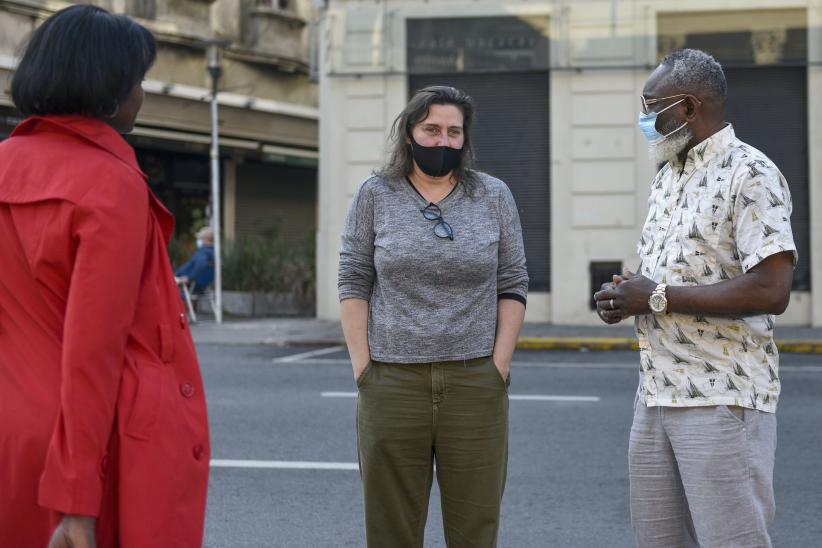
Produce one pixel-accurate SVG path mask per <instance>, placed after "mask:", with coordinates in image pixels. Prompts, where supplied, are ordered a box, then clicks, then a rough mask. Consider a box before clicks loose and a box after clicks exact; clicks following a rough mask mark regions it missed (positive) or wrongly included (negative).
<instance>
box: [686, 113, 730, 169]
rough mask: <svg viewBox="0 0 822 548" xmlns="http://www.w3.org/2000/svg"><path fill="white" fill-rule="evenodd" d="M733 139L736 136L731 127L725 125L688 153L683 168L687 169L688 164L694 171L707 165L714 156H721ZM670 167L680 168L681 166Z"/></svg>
mask: <svg viewBox="0 0 822 548" xmlns="http://www.w3.org/2000/svg"><path fill="white" fill-rule="evenodd" d="M734 139H736V134H735V133H734V128H733V125H732V124H726V125H725V127H723V128H722V129H720V130H719V131H717V132H716V133H714V134H713V135H711V136H710V137H708V138H707V139H705V140H703V141H702V142H700V143H698V144H697V145H696V146H694V147H693V148H691V150H689V151H688V155H687V156H686V157H685V167H687V166H688V164H689V163H690V164H692V165H693V166H694V169H699V168H701V167H703V166H705V165H707V164H708V163H709V162H710V161H711V160H713V159H714V158H715V157H716V156H718V155H720V154H723V153H724V152H725V150H726V149H727V148H728V147H729V146H730V145H731V143H732V142H733V141H734ZM671 167H680V168H682V167H683V166H681V165H680V166H671Z"/></svg>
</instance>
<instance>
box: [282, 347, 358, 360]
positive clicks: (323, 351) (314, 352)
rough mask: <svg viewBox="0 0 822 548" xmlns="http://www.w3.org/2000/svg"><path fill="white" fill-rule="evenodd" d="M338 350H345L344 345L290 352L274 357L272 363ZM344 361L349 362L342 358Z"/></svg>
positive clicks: (301, 358)
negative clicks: (295, 352) (280, 356)
mask: <svg viewBox="0 0 822 548" xmlns="http://www.w3.org/2000/svg"><path fill="white" fill-rule="evenodd" d="M340 350H345V347H344V346H332V347H330V348H320V349H318V350H311V351H309V352H300V353H299V354H291V355H289V356H283V357H282V358H274V359H273V360H271V361H273V362H274V363H289V362H296V361H301V360H304V359H306V358H313V357H314V356H324V355H325V354H334V353H335V352H339V351H340ZM344 361H345V362H346V363H350V362H349V361H348V360H344Z"/></svg>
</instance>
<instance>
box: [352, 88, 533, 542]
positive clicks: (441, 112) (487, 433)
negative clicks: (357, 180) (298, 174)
mask: <svg viewBox="0 0 822 548" xmlns="http://www.w3.org/2000/svg"><path fill="white" fill-rule="evenodd" d="M473 117H474V104H473V101H472V100H471V98H470V97H469V96H467V95H466V94H465V93H463V92H462V91H460V90H457V89H455V88H451V87H446V86H432V87H428V88H425V89H422V90H420V91H419V92H418V93H417V94H416V95H415V96H414V97H413V98H412V99H411V101H410V102H409V103H408V105H407V106H406V108H405V110H404V111H403V112H402V113H401V114H400V115H399V116H398V117H397V119H396V120H395V122H394V126H393V130H392V139H393V140H394V144H393V146H394V148H393V151H392V154H391V158H390V160H389V162H388V163H387V164H386V165H385V166H384V167H383V168H382V169H381V170H379V171H378V172H377V174H376V175H375V176H373V177H371V178H369V179H368V180H366V181H365V182H364V183H363V184H362V186H361V187H360V189H359V191H358V192H357V194H356V196H355V197H354V200H353V203H352V205H351V209H350V210H349V214H348V219H347V222H346V225H345V228H344V230H343V235H342V249H341V251H340V267H339V278H338V288H339V298H340V301H341V307H342V324H343V330H344V332H345V338H346V342H347V343H348V349H349V353H350V355H351V361H352V366H353V369H354V378H355V379H356V382H357V386H358V389H359V399H358V404H357V432H358V449H359V460H360V471H361V475H362V480H363V487H364V495H365V527H366V538H367V543H368V546H369V547H385V546H391V547H392V548H405V547H408V548H412V547H413V548H418V547H422V546H423V532H424V530H425V521H426V516H427V512H428V499H429V494H430V490H431V483H432V478H433V470H434V467H433V464H434V462H436V472H437V482H438V484H439V487H440V491H441V493H442V513H443V522H444V529H445V537H446V543H447V545H448V546H449V548H456V547H471V548H484V547H493V546H496V543H497V533H498V530H499V511H500V503H501V500H502V493H503V489H504V486H505V476H506V469H507V457H508V393H507V387H508V383H509V380H510V376H509V368H510V366H511V358H512V355H513V351H514V346H515V344H516V340H517V336H518V334H519V330H520V327H521V326H522V321H523V316H524V314H525V299H526V296H527V291H528V273H527V271H526V268H525V253H524V249H523V244H522V230H521V228H520V222H519V215H518V214H517V208H516V204H515V203H514V199H513V197H512V195H511V192H510V190H509V189H508V187H507V186H506V185H505V183H503V182H502V181H500V180H498V179H495V178H493V177H491V176H489V175H486V174H484V173H481V172H479V171H476V170H473V169H472V168H471V161H472V150H471V139H470V129H471V125H472V122H473Z"/></svg>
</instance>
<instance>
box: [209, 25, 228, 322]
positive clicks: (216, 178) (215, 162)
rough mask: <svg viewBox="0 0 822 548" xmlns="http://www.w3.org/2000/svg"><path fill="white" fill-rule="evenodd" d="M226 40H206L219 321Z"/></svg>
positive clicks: (217, 313) (219, 319) (218, 312)
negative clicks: (220, 112) (220, 91)
mask: <svg viewBox="0 0 822 548" xmlns="http://www.w3.org/2000/svg"><path fill="white" fill-rule="evenodd" d="M227 45H228V41H226V40H224V39H221V38H214V39H212V40H208V41H207V42H206V57H207V59H208V74H209V75H211V152H210V156H211V228H212V230H214V319H215V320H216V321H217V323H223V271H222V263H223V256H222V235H221V230H220V142H219V138H220V136H219V131H218V129H217V84H218V82H219V80H220V76H222V74H223V48H225V47H226V46H227Z"/></svg>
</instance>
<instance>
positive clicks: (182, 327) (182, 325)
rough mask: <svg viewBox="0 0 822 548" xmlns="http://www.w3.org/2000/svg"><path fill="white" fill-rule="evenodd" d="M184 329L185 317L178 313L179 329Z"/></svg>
mask: <svg viewBox="0 0 822 548" xmlns="http://www.w3.org/2000/svg"><path fill="white" fill-rule="evenodd" d="M185 328H186V315H185V314H183V313H182V312H180V329H185Z"/></svg>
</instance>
